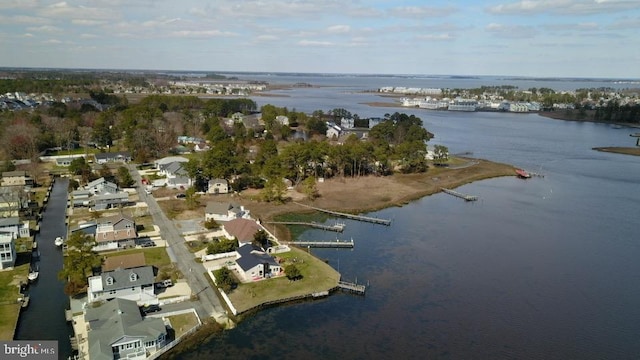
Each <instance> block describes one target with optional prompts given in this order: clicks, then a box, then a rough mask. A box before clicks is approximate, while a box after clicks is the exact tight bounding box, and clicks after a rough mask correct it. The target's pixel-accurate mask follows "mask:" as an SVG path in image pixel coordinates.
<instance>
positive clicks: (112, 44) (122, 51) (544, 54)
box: [0, 0, 640, 79]
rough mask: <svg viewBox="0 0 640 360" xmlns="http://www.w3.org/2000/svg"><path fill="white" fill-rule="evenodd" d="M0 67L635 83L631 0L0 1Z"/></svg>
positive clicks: (638, 51)
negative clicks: (599, 79) (598, 79)
mask: <svg viewBox="0 0 640 360" xmlns="http://www.w3.org/2000/svg"><path fill="white" fill-rule="evenodd" d="M0 48H1V49H2V51H0V66H7V67H16V66H17V67H64V68H115V69H168V70H207V71H216V70H217V71H268V72H328V73H383V74H437V75H444V74H453V75H515V76H540V77H545V76H550V77H551V76H552V77H613V78H634V79H637V78H640V0H540V1H534V0H526V1H525V0H517V1H513V0H491V1H425V0H422V1H402V0H375V1H365V0H361V1H357V0H355V1H350V0H297V1H285V0H215V1H196V0H180V1H176V0H89V1H79V0H67V1H46V0H0Z"/></svg>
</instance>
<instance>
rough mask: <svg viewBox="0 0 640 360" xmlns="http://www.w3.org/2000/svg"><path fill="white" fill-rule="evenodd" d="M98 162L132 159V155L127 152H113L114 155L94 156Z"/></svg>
mask: <svg viewBox="0 0 640 360" xmlns="http://www.w3.org/2000/svg"><path fill="white" fill-rule="evenodd" d="M94 156H95V157H96V160H109V159H130V158H131V153H129V152H127V151H120V152H113V153H98V154H95V155H94Z"/></svg>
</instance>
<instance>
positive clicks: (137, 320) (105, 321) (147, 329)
mask: <svg viewBox="0 0 640 360" xmlns="http://www.w3.org/2000/svg"><path fill="white" fill-rule="evenodd" d="M84 319H85V322H86V324H87V329H88V334H87V337H88V339H87V342H88V347H89V350H88V351H89V354H88V355H89V356H88V358H89V359H91V360H103V359H104V360H113V359H129V360H143V359H146V358H147V356H148V355H151V354H153V353H155V352H156V351H157V350H159V349H160V348H161V347H162V346H164V345H165V342H166V339H167V328H166V326H165V324H164V321H163V320H162V319H159V318H151V317H145V318H143V317H142V315H141V314H140V309H139V308H138V305H137V304H136V303H135V302H134V301H129V300H124V299H113V300H111V301H109V302H106V303H104V304H102V305H100V306H97V307H87V308H86V310H85V314H84Z"/></svg>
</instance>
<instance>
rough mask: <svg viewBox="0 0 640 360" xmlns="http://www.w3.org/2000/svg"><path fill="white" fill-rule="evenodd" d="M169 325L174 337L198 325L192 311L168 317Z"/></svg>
mask: <svg viewBox="0 0 640 360" xmlns="http://www.w3.org/2000/svg"><path fill="white" fill-rule="evenodd" d="M168 319H169V321H170V322H171V327H172V328H173V330H174V331H175V336H176V338H179V337H180V336H182V334H184V333H185V332H187V331H189V330H191V329H192V328H193V327H194V326H196V325H198V318H197V317H196V315H195V314H194V313H187V314H180V315H173V316H169V317H168Z"/></svg>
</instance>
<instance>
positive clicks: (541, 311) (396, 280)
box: [180, 79, 640, 359]
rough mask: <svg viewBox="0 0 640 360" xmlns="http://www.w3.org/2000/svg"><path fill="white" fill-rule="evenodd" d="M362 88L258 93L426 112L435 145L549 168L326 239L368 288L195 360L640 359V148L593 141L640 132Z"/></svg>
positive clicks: (225, 342) (325, 104) (346, 273)
mask: <svg viewBox="0 0 640 360" xmlns="http://www.w3.org/2000/svg"><path fill="white" fill-rule="evenodd" d="M309 80H313V79H307V80H306V81H307V82H310V83H313V81H309ZM301 81H302V80H301ZM388 85H390V86H393V85H396V86H400V85H403V84H400V83H395V84H388ZM348 87H349V79H347V80H344V83H343V85H342V86H340V87H327V88H319V89H307V88H305V89H295V90H289V91H283V92H282V93H283V94H286V95H288V96H289V97H273V98H265V97H259V98H255V99H254V100H256V101H257V102H258V104H259V106H260V105H263V104H266V103H272V104H274V105H277V106H287V107H288V108H289V109H293V108H296V109H297V110H299V111H313V110H316V109H323V110H330V109H333V108H336V107H344V108H345V109H347V110H349V111H351V112H354V113H358V114H359V115H360V116H382V115H383V114H384V113H385V112H394V111H404V112H407V113H414V114H416V115H417V116H419V117H421V118H422V119H423V121H424V123H425V127H426V128H427V129H428V130H429V131H432V132H433V133H435V135H436V137H435V139H433V140H432V141H431V142H430V145H433V144H442V145H446V146H448V147H449V149H450V151H451V152H452V153H457V152H467V151H470V152H473V154H474V156H476V157H480V158H485V159H489V160H494V161H499V162H505V163H509V164H513V165H516V166H520V167H523V168H525V169H527V170H530V171H534V172H538V173H541V174H544V175H545V177H544V178H532V179H529V180H521V179H518V178H515V177H506V178H498V179H491V180H484V181H480V182H476V183H473V184H469V185H466V186H463V187H461V188H459V189H458V190H459V191H461V192H464V193H468V194H472V195H477V196H479V197H480V200H479V201H477V202H475V203H466V202H464V201H462V200H460V199H457V198H454V197H452V196H449V195H446V194H437V195H434V196H430V197H426V198H423V199H421V200H418V201H415V202H412V203H410V204H408V205H406V206H403V207H400V208H390V209H385V210H382V211H378V212H375V213H371V214H370V215H372V216H377V217H383V218H390V219H393V224H392V225H391V226H390V227H383V226H378V225H372V224H364V223H358V222H354V221H346V224H347V227H346V230H345V232H344V234H342V235H340V237H341V238H345V239H348V238H350V237H353V238H354V240H355V242H356V247H355V249H354V250H335V249H325V250H320V249H315V250H314V249H312V252H313V253H315V254H316V255H317V256H319V257H320V258H325V259H328V260H329V262H330V264H332V265H333V266H334V267H336V268H337V269H338V270H339V271H340V272H341V273H342V275H343V278H344V279H345V280H350V281H355V280H356V279H357V281H358V282H360V283H369V284H370V287H369V288H368V291H367V295H366V296H365V297H358V296H353V295H347V294H337V295H334V296H331V297H329V298H327V299H324V300H319V301H313V302H307V303H301V304H292V305H288V306H282V307H278V308H273V309H269V310H265V311H261V312H259V313H257V314H255V315H254V316H252V317H251V318H249V319H247V320H245V321H243V322H241V323H240V324H239V325H238V327H237V328H236V329H234V330H232V331H227V332H225V333H224V334H223V335H222V336H220V337H217V338H214V339H212V340H211V341H210V342H208V343H205V344H202V345H201V346H200V347H199V348H198V349H197V350H195V351H193V352H190V353H185V354H182V355H181V356H180V358H183V359H200V358H210V357H216V358H234V359H235V358H238V359H239V358H242V359H301V358H306V359H336V358H344V359H390V358H393V359H424V358H437V359H440V358H442V359H637V358H638V357H639V356H640V341H638V334H639V333H640V321H639V320H640V307H638V306H637V304H638V303H640V277H639V276H638V274H640V262H639V261H638V260H637V259H638V258H640V243H639V242H638V236H637V223H638V222H637V216H638V215H637V214H638V211H639V210H640V192H639V191H638V189H639V187H638V183H639V181H640V158H638V157H633V156H626V155H617V154H607V153H600V152H596V151H594V150H592V148H593V147H597V146H632V145H633V144H634V140H635V139H633V138H630V137H629V134H630V133H631V132H636V131H637V130H634V129H629V128H617V127H612V126H610V125H604V124H592V123H576V122H567V121H558V120H551V119H546V118H543V117H540V116H538V115H535V114H527V115H522V114H504V113H455V112H433V111H427V110H409V109H407V110H402V109H395V108H373V107H368V106H366V105H362V103H363V102H368V101H370V99H375V100H378V101H379V98H377V97H375V96H374V95H371V94H361V93H359V92H357V91H355V90H357V87H354V88H353V89H350V90H348V91H345V88H348ZM364 88H365V87H362V89H364ZM351 90H354V91H351ZM375 100H373V101H375ZM334 221H335V220H333V219H331V220H328V223H333V222H334ZM328 236H329V237H334V236H335V235H334V234H333V233H324V232H322V231H319V230H307V231H305V232H303V233H302V234H301V235H300V238H303V239H307V240H314V239H326V238H327V237H328Z"/></svg>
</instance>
